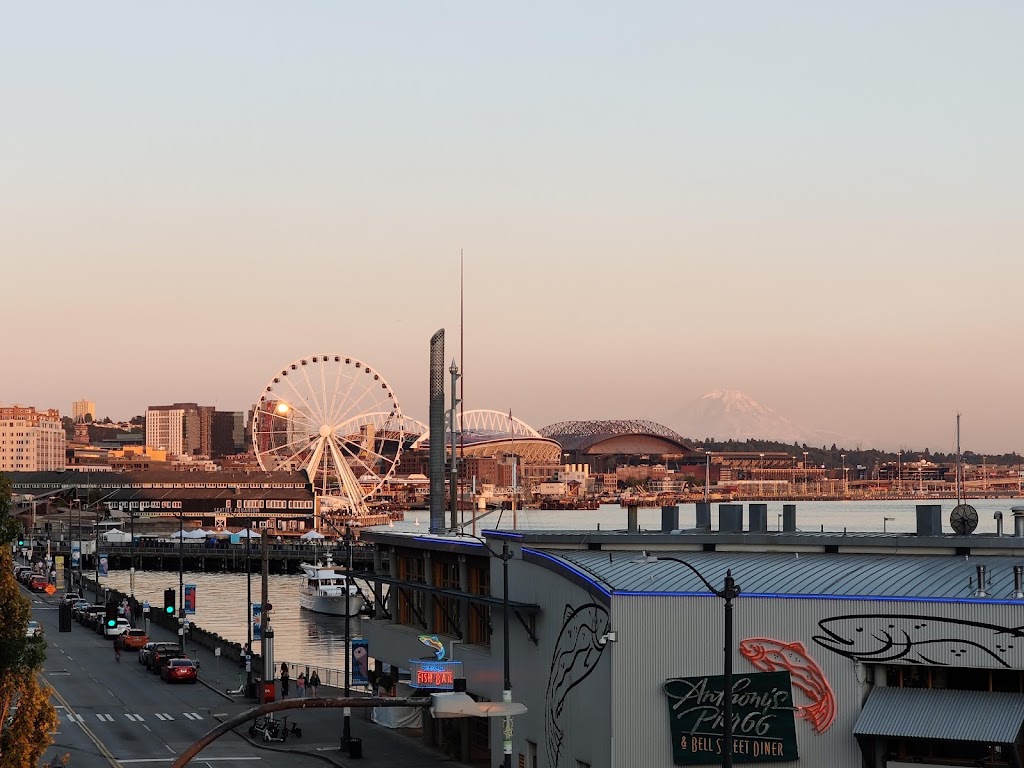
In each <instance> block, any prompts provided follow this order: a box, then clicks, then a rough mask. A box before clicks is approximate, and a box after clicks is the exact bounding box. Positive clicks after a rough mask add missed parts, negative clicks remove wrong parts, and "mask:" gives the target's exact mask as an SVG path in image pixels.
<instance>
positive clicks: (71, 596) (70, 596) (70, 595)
mask: <svg viewBox="0 0 1024 768" xmlns="http://www.w3.org/2000/svg"><path fill="white" fill-rule="evenodd" d="M81 599H82V596H81V595H80V594H78V593H77V592H65V593H64V597H63V598H62V600H63V601H64V602H65V603H71V604H72V605H74V604H75V601H76V600H81Z"/></svg>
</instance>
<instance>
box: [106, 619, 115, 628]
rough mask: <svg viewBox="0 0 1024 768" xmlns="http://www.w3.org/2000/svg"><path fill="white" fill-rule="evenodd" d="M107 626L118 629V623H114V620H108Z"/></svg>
mask: <svg viewBox="0 0 1024 768" xmlns="http://www.w3.org/2000/svg"><path fill="white" fill-rule="evenodd" d="M107 626H108V627H116V626H117V622H116V621H114V620H113V619H107Z"/></svg>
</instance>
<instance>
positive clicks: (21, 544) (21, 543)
mask: <svg viewBox="0 0 1024 768" xmlns="http://www.w3.org/2000/svg"><path fill="white" fill-rule="evenodd" d="M18 546H19V547H24V546H25V537H24V536H19V537H18Z"/></svg>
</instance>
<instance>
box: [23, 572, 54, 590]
mask: <svg viewBox="0 0 1024 768" xmlns="http://www.w3.org/2000/svg"><path fill="white" fill-rule="evenodd" d="M49 583H50V582H49V581H47V579H46V577H45V576H43V575H39V574H37V575H35V576H33V577H32V578H31V579H30V580H29V582H28V588H29V589H31V590H32V591H33V592H45V591H46V585H47V584H49Z"/></svg>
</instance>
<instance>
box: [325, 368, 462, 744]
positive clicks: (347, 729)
mask: <svg viewBox="0 0 1024 768" xmlns="http://www.w3.org/2000/svg"><path fill="white" fill-rule="evenodd" d="M452 365H453V366H454V365H455V362H454V361H452ZM452 410H453V411H454V407H453V408H452ZM454 449H455V444H454V443H452V462H454V461H455V450H454ZM453 478H454V475H453ZM452 493H453V494H454V490H453V491H452ZM453 498H454V497H453ZM452 520H453V521H454V520H455V517H454V513H453V517H452ZM344 541H345V565H346V570H345V698H346V699H347V698H348V697H349V695H350V694H349V688H350V686H351V680H352V675H351V673H350V669H349V665H350V664H351V663H352V662H351V659H352V639H351V638H352V635H351V631H350V624H349V622H350V621H351V619H350V618H349V613H350V611H349V604H350V602H351V601H350V599H349V589H350V587H351V584H352V529H351V528H350V527H349V526H347V525H346V526H345V538H344ZM344 712H345V715H344V721H343V725H342V729H341V749H342V751H346V750H348V748H349V746H350V744H351V742H352V708H351V707H345V710H344Z"/></svg>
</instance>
